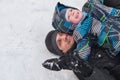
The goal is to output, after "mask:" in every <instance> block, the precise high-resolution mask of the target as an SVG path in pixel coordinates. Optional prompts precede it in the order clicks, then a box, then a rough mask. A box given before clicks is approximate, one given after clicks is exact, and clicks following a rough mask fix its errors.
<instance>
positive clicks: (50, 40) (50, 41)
mask: <svg viewBox="0 0 120 80" xmlns="http://www.w3.org/2000/svg"><path fill="white" fill-rule="evenodd" d="M57 33H58V31H56V30H52V31H50V32H49V33H48V34H47V36H46V39H45V44H46V47H47V49H48V50H49V51H50V52H51V53H53V54H56V55H60V56H61V55H63V52H62V51H61V50H60V49H59V48H58V47H57V44H56V36H57Z"/></svg>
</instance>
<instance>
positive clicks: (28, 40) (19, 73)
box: [0, 0, 87, 80]
mask: <svg viewBox="0 0 120 80" xmlns="http://www.w3.org/2000/svg"><path fill="white" fill-rule="evenodd" d="M86 1H87V0H0V80H78V79H77V78H76V76H75V75H74V74H73V72H72V71H68V70H62V71H51V70H48V69H45V68H44V67H42V63H43V62H44V61H45V60H47V59H50V58H56V57H58V56H55V55H53V54H51V53H50V52H49V51H48V50H47V48H46V46H45V37H46V35H47V33H48V32H49V31H50V30H52V29H54V28H53V27H52V25H51V22H52V17H53V13H54V8H55V5H56V4H57V2H61V3H64V4H66V5H69V6H73V7H77V8H79V9H82V6H83V4H84V3H85V2H86Z"/></svg>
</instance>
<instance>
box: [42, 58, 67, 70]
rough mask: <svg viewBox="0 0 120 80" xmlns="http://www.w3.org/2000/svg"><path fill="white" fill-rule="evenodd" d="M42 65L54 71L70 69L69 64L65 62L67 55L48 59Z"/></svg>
mask: <svg viewBox="0 0 120 80" xmlns="http://www.w3.org/2000/svg"><path fill="white" fill-rule="evenodd" d="M42 65H43V67H45V68H47V69H50V70H54V71H60V70H61V69H68V66H67V65H66V63H65V56H61V57H60V58H53V59H48V60H46V61H45V62H44V63H43V64H42Z"/></svg>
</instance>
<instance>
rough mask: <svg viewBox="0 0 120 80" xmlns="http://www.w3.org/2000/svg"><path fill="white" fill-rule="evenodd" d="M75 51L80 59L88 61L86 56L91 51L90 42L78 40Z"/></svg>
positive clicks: (86, 39)
mask: <svg viewBox="0 0 120 80" xmlns="http://www.w3.org/2000/svg"><path fill="white" fill-rule="evenodd" d="M75 51H77V53H78V55H79V56H80V57H81V58H82V59H84V60H88V56H89V54H90V51H91V47H90V40H89V39H88V38H83V39H81V40H79V42H78V44H77V49H75Z"/></svg>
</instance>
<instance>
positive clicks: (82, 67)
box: [42, 52, 93, 77]
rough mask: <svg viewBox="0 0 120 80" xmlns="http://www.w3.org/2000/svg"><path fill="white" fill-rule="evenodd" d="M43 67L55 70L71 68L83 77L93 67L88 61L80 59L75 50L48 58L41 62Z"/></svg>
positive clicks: (89, 72) (89, 73)
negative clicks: (58, 56)
mask: <svg viewBox="0 0 120 80" xmlns="http://www.w3.org/2000/svg"><path fill="white" fill-rule="evenodd" d="M42 65H43V66H44V67H45V68H47V69H50V70H55V71H60V70H61V69H67V70H73V71H74V72H77V73H80V74H81V75H83V76H84V77H88V76H90V75H91V73H92V71H93V68H92V66H91V65H89V63H88V62H86V61H84V60H83V59H81V58H80V57H79V56H78V55H77V54H76V52H74V53H71V54H67V55H64V56H61V57H60V58H53V59H48V60H46V61H45V62H44V63H43V64H42Z"/></svg>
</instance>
